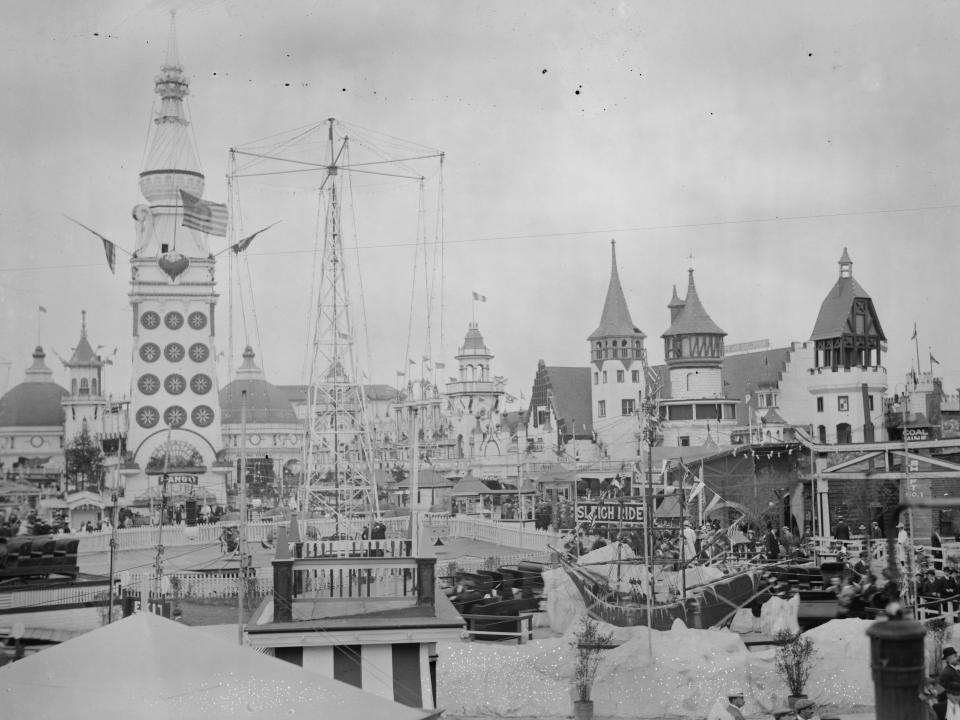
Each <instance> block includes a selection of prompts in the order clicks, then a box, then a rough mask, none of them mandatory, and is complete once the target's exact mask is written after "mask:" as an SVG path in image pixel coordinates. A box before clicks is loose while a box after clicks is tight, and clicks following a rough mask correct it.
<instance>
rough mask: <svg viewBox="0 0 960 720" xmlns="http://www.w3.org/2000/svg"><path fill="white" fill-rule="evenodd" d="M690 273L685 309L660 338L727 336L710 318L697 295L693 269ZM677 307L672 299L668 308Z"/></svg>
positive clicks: (683, 308)
mask: <svg viewBox="0 0 960 720" xmlns="http://www.w3.org/2000/svg"><path fill="white" fill-rule="evenodd" d="M688 272H689V273H690V280H689V281H688V283H687V296H686V298H684V300H683V307H681V308H680V309H679V310H678V311H677V317H676V319H675V320H674V321H673V322H672V323H671V324H670V328H669V329H668V330H667V331H666V332H665V333H663V335H661V336H660V337H669V336H671V335H726V334H727V333H726V332H724V331H723V330H721V329H720V327H719V326H718V325H717V324H716V323H715V322H714V321H713V320H712V319H711V318H710V315H708V314H707V311H706V310H705V309H704V307H703V304H702V303H701V302H700V296H699V295H697V286H696V285H695V284H694V282H693V268H691V269H690V270H689V271H688ZM674 296H676V290H674ZM676 299H679V298H676ZM675 306H676V304H675V300H674V299H672V300H671V301H670V305H669V306H668V307H670V308H673V307H675Z"/></svg>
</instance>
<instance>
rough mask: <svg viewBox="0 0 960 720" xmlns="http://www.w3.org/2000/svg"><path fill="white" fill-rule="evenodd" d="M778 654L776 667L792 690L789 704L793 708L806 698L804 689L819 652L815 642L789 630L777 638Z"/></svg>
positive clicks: (788, 699)
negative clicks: (798, 701)
mask: <svg viewBox="0 0 960 720" xmlns="http://www.w3.org/2000/svg"><path fill="white" fill-rule="evenodd" d="M775 640H776V643H777V646H778V647H777V652H776V655H775V656H774V666H775V667H776V670H777V674H778V675H779V676H780V677H781V678H783V681H784V682H785V683H786V684H787V688H788V689H789V690H790V697H788V698H787V703H788V704H789V705H790V707H791V708H793V706H794V704H795V703H796V701H797V700H799V699H800V698H805V697H806V695H805V694H804V689H805V688H806V685H807V680H809V679H810V671H811V670H812V669H813V663H814V662H815V661H816V659H817V651H816V648H814V646H813V640H811V639H810V638H808V637H807V636H806V635H804V634H803V633H799V632H798V633H792V632H790V631H789V630H783V631H781V632H778V633H777V634H776V636H775Z"/></svg>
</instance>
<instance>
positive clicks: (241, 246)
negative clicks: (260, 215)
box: [184, 220, 280, 255]
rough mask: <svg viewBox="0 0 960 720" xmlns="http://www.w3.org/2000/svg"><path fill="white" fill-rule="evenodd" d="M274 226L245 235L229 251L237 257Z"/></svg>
mask: <svg viewBox="0 0 960 720" xmlns="http://www.w3.org/2000/svg"><path fill="white" fill-rule="evenodd" d="M277 222H280V221H279V220H278V221H277ZM276 224H277V223H272V224H270V225H267V226H266V227H265V228H261V229H260V230H257V231H256V232H255V233H253V234H252V235H247V236H246V237H245V238H244V239H243V240H241V241H240V242H238V243H234V244H233V245H231V246H230V249H231V250H233V252H234V254H237V255H239V254H240V253H242V252H243V251H244V250H246V249H247V248H248V247H250V243H252V242H253V239H254V238H255V237H256V236H257V235H259V234H260V233H262V232H266V231H267V230H269V229H270V228H272V227H273V226H274V225H276ZM184 225H186V223H184ZM213 234H214V235H215V234H216V233H213Z"/></svg>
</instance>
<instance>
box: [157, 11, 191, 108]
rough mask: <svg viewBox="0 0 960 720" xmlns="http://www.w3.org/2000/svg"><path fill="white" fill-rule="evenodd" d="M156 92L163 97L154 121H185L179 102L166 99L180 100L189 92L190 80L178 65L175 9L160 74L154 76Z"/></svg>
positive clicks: (172, 12)
mask: <svg viewBox="0 0 960 720" xmlns="http://www.w3.org/2000/svg"><path fill="white" fill-rule="evenodd" d="M154 85H155V91H156V93H157V94H158V95H159V96H160V97H161V98H163V100H164V104H163V107H161V109H160V114H159V117H157V119H156V122H158V123H160V122H184V123H185V122H186V121H185V119H184V118H183V113H182V112H181V109H180V107H179V105H180V103H179V102H177V103H175V104H174V105H169V104H168V103H167V101H168V100H176V101H180V100H182V99H183V97H184V96H185V95H188V94H189V93H190V81H189V80H188V79H187V77H186V76H185V75H184V74H183V66H182V65H180V53H179V51H178V49H177V25H176V11H171V12H170V37H169V39H168V40H167V56H166V58H165V59H164V61H163V65H162V66H161V67H160V74H159V75H157V76H156V77H155V78H154Z"/></svg>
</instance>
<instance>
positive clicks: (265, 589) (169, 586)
mask: <svg viewBox="0 0 960 720" xmlns="http://www.w3.org/2000/svg"><path fill="white" fill-rule="evenodd" d="M155 586H156V576H155V575H154V574H153V573H152V572H149V573H132V572H125V573H121V574H120V587H121V589H122V590H127V591H131V592H136V593H149V592H153V590H154V588H155ZM239 586H240V579H239V577H238V576H237V573H233V574H232V575H220V574H207V573H190V572H177V573H172V574H170V575H164V576H163V577H162V578H161V583H160V592H161V594H164V595H167V596H176V597H183V598H207V599H209V598H235V597H237V591H238V589H239ZM247 587H248V589H249V591H250V593H251V594H252V595H255V596H257V597H263V596H265V595H268V594H269V593H272V592H273V573H272V572H271V571H270V569H269V568H267V569H266V570H264V571H263V572H262V573H258V574H257V575H255V576H252V577H249V578H247Z"/></svg>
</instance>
